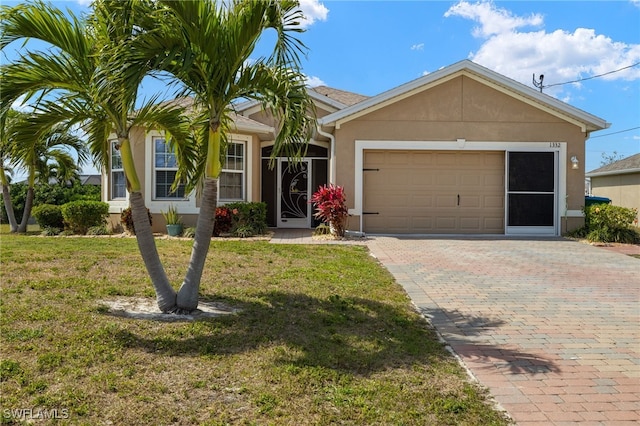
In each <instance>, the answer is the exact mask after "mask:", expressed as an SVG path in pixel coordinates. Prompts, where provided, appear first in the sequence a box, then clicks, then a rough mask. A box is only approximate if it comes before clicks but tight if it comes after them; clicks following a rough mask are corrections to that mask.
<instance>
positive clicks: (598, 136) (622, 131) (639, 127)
mask: <svg viewBox="0 0 640 426" xmlns="http://www.w3.org/2000/svg"><path fill="white" fill-rule="evenodd" d="M636 129H640V126H638V127H632V128H630V129H625V130H620V131H618V132H613V133H607V134H605V135H597V136H591V137H590V138H589V139H595V138H602V137H604V136H611V135H617V134H618V133H624V132H630V131H631V130H636Z"/></svg>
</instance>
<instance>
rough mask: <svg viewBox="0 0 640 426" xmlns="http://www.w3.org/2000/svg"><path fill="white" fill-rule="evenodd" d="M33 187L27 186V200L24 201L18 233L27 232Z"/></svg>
mask: <svg viewBox="0 0 640 426" xmlns="http://www.w3.org/2000/svg"><path fill="white" fill-rule="evenodd" d="M33 196H34V191H33V186H29V188H27V198H26V199H25V201H24V211H23V212H22V221H21V222H20V225H19V226H18V232H20V233H25V232H27V224H28V223H29V218H30V217H31V209H32V208H33Z"/></svg>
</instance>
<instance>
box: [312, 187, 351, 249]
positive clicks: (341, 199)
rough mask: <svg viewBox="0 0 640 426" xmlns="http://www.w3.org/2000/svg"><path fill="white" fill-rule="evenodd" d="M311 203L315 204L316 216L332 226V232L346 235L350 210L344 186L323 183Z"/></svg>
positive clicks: (341, 235)
mask: <svg viewBox="0 0 640 426" xmlns="http://www.w3.org/2000/svg"><path fill="white" fill-rule="evenodd" d="M310 202H311V203H313V204H314V205H315V208H316V213H315V214H314V216H315V217H317V218H318V219H320V220H322V221H323V222H324V223H326V224H328V225H329V226H330V227H331V233H332V234H333V235H335V236H338V237H343V236H344V231H345V228H346V225H347V217H348V216H349V210H348V209H347V204H346V202H347V198H346V197H345V195H344V188H343V187H341V186H338V185H334V184H330V185H322V186H320V187H319V188H318V190H317V191H316V192H315V193H314V194H313V195H312V196H311V200H310Z"/></svg>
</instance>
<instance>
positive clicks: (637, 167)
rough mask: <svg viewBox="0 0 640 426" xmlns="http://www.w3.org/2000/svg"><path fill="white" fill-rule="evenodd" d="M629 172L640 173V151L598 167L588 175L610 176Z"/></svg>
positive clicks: (587, 174)
mask: <svg viewBox="0 0 640 426" xmlns="http://www.w3.org/2000/svg"><path fill="white" fill-rule="evenodd" d="M628 173H640V153H638V154H635V155H632V156H630V157H626V158H623V159H622V160H618V161H614V162H613V163H610V164H607V165H606V166H602V167H600V168H598V169H595V170H592V171H590V172H589V173H586V174H585V176H587V177H597V176H608V175H624V174H628Z"/></svg>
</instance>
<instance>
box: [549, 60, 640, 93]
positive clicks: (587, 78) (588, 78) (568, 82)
mask: <svg viewBox="0 0 640 426" xmlns="http://www.w3.org/2000/svg"><path fill="white" fill-rule="evenodd" d="M638 65H640V62H636V63H635V64H633V65H629V66H626V67H623V68H620V69H617V70H613V71H609V72H605V73H604V74H598V75H592V76H591V77H585V78H580V79H578V80H573V81H566V82H564V83H554V84H548V85H546V86H543V87H542V88H541V90H542V89H546V88H547V87H554V86H562V85H565V84H572V83H580V82H581V81H586V80H591V79H593V78H598V77H604V76H605V75H609V74H614V73H617V72H620V71H624V70H626V69H629V68H633V67H636V66H638Z"/></svg>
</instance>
